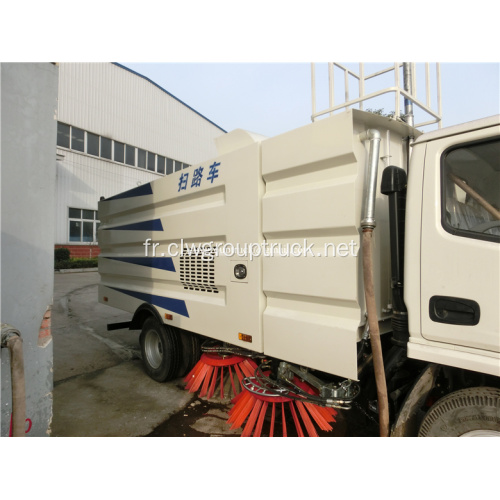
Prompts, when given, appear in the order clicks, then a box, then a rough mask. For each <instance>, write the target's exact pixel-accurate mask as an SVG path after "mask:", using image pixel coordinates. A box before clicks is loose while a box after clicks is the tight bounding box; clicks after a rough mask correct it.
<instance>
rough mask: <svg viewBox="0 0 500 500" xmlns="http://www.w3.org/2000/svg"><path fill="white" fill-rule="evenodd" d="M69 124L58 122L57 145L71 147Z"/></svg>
mask: <svg viewBox="0 0 500 500" xmlns="http://www.w3.org/2000/svg"><path fill="white" fill-rule="evenodd" d="M69 137H70V135H69V125H66V124H65V123H60V122H57V145H58V146H61V147H63V148H68V149H69Z"/></svg>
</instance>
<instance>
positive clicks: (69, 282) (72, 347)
mask: <svg viewBox="0 0 500 500" xmlns="http://www.w3.org/2000/svg"><path fill="white" fill-rule="evenodd" d="M98 281H99V274H98V273H97V272H82V273H56V274H55V278H54V305H53V312H52V335H53V341H54V393H53V398H54V401H53V419H52V436H55V437H58V436H68V437H69V436H72V437H79V436H82V437H83V436H101V437H104V436H121V437H128V436H146V435H148V434H151V433H152V432H153V431H154V430H155V429H156V428H157V427H158V426H160V424H163V429H164V431H163V433H160V435H169V431H168V429H167V430H165V422H166V421H168V420H169V418H170V417H171V416H172V415H174V414H177V413H179V412H183V411H184V410H185V409H186V411H189V412H190V413H196V412H195V411H194V410H195V409H196V408H198V407H200V406H203V405H202V404H201V402H200V401H199V400H197V397H196V396H195V395H193V394H190V393H189V392H187V391H186V390H184V389H183V386H182V380H174V381H172V382H169V383H165V384H160V383H157V382H155V381H154V380H152V379H151V378H149V377H148V376H147V375H146V374H145V373H144V371H143V369H142V362H141V359H140V354H141V353H140V347H139V340H138V338H139V332H137V331H129V330H115V331H111V332H108V331H107V330H106V325H107V324H108V323H117V322H121V321H129V320H130V319H131V315H130V314H128V313H124V312H122V311H120V310H117V309H114V308H111V307H109V306H105V305H103V304H99V303H98V302H97V284H98ZM210 411H213V412H214V413H213V414H212V415H208V414H207V413H209V412H210ZM220 411H221V410H220V409H211V410H210V409H208V410H207V409H206V410H205V411H204V413H203V414H201V415H196V418H195V419H191V420H192V425H193V432H192V435H208V436H210V435H224V434H228V435H231V434H234V431H232V432H229V429H228V427H229V426H227V424H226V423H225V419H224V420H223V419H222V418H219V417H221V415H220V414H219V413H220ZM184 414H186V416H187V413H185V412H184V413H182V415H184ZM214 415H215V417H214ZM188 420H189V419H188ZM190 432H191V426H179V425H177V426H176V429H174V430H171V432H170V435H180V436H183V435H189V434H190Z"/></svg>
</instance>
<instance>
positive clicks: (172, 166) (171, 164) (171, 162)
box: [167, 158, 174, 175]
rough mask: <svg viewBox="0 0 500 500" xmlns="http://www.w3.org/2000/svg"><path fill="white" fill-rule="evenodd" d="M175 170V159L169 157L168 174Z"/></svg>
mask: <svg viewBox="0 0 500 500" xmlns="http://www.w3.org/2000/svg"><path fill="white" fill-rule="evenodd" d="M173 171H174V160H172V159H171V158H167V175H169V174H171V173H173Z"/></svg>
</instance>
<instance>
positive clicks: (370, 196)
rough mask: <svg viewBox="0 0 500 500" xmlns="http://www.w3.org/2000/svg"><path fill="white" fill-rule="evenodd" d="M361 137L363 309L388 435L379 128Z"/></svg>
mask: <svg viewBox="0 0 500 500" xmlns="http://www.w3.org/2000/svg"><path fill="white" fill-rule="evenodd" d="M359 138H360V140H361V141H366V140H369V141H370V154H369V160H368V171H367V177H366V185H365V206H364V210H363V214H362V220H361V227H362V228H363V238H362V249H363V280H364V288H365V301H366V313H367V316H368V325H369V329H370V344H371V347H372V354H373V369H374V373H375V383H376V386H377V400H378V414H379V427H380V436H381V437H388V436H389V399H388V396H387V382H386V379H385V368H384V359H383V353H382V343H381V341H380V329H379V324H378V316H377V305H376V301H375V286H374V279H373V250H372V244H373V229H374V228H375V198H376V194H377V171H378V159H379V152H380V132H379V131H378V130H375V129H369V130H367V131H366V132H363V133H361V134H360V135H359Z"/></svg>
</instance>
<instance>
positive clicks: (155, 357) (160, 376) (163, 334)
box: [139, 317, 181, 382]
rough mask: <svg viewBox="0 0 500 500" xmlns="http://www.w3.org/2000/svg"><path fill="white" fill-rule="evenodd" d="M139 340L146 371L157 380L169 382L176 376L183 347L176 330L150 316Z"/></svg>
mask: <svg viewBox="0 0 500 500" xmlns="http://www.w3.org/2000/svg"><path fill="white" fill-rule="evenodd" d="M139 340H140V344H141V354H142V362H143V365H144V369H145V371H146V373H147V374H148V375H149V376H150V377H151V378H152V379H153V380H156V381H157V382H167V381H168V380H172V379H173V378H174V377H176V375H177V372H178V370H179V365H180V362H181V359H180V354H181V349H180V342H179V338H178V335H176V333H175V331H174V330H173V329H172V328H170V327H167V326H165V325H162V324H160V323H159V322H158V320H157V319H156V318H154V317H149V318H148V319H147V320H146V321H145V322H144V325H143V327H142V331H141V336H140V338H139Z"/></svg>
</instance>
